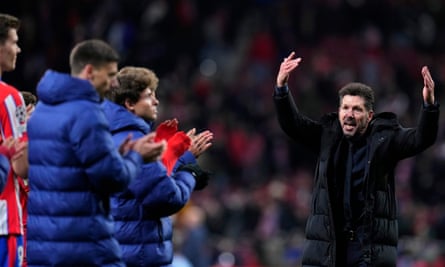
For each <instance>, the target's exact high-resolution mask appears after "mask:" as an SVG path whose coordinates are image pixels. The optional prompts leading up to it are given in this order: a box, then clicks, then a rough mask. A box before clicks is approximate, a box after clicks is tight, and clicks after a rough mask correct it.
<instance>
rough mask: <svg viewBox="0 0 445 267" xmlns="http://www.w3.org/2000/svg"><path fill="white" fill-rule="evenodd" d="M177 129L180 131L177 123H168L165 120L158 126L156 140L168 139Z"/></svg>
mask: <svg viewBox="0 0 445 267" xmlns="http://www.w3.org/2000/svg"><path fill="white" fill-rule="evenodd" d="M177 131H178V124H177V123H173V124H172V125H168V124H167V122H163V123H161V124H160V125H159V126H158V128H156V137H155V142H159V141H161V140H164V139H165V140H166V141H168V140H169V139H170V138H171V137H172V136H173V135H174V134H175V133H176V132H177Z"/></svg>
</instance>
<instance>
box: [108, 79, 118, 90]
mask: <svg viewBox="0 0 445 267" xmlns="http://www.w3.org/2000/svg"><path fill="white" fill-rule="evenodd" d="M110 85H111V87H113V88H116V87H118V86H119V81H118V80H117V78H116V77H113V78H111V83H110Z"/></svg>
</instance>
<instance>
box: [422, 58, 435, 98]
mask: <svg viewBox="0 0 445 267" xmlns="http://www.w3.org/2000/svg"><path fill="white" fill-rule="evenodd" d="M422 76H423V91H422V94H423V101H424V102H425V104H430V105H432V104H434V103H435V99H434V81H433V78H432V77H431V73H430V70H429V69H428V67H427V66H423V67H422Z"/></svg>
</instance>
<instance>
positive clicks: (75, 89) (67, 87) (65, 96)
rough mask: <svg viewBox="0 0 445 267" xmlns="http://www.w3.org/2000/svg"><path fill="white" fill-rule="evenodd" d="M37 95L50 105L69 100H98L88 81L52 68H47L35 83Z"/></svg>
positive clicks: (97, 95)
mask: <svg viewBox="0 0 445 267" xmlns="http://www.w3.org/2000/svg"><path fill="white" fill-rule="evenodd" d="M37 97H38V98H39V100H40V101H42V102H44V103H46V104H50V105H55V104H58V103H62V102H66V101H71V100H90V101H94V102H100V97H99V94H98V93H97V91H96V89H94V87H93V85H92V84H91V83H90V82H89V81H87V80H83V79H79V78H76V77H73V76H71V75H69V74H66V73H60V72H56V71H53V70H47V71H46V72H45V74H44V75H43V77H42V79H40V81H39V83H38V84H37Z"/></svg>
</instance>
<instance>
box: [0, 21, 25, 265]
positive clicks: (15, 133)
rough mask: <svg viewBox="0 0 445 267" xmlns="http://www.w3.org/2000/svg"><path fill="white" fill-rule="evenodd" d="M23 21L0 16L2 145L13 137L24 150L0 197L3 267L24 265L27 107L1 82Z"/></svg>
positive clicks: (16, 49)
mask: <svg viewBox="0 0 445 267" xmlns="http://www.w3.org/2000/svg"><path fill="white" fill-rule="evenodd" d="M19 28H20V20H19V19H18V18H16V17H14V16H11V15H8V14H0V132H1V135H0V143H3V142H5V140H6V139H8V138H11V137H12V138H14V139H15V140H16V142H15V143H16V144H19V145H20V146H22V147H24V149H23V153H22V156H21V157H18V158H14V160H13V161H11V164H10V165H11V168H10V171H9V173H8V177H7V179H6V184H5V187H4V189H3V191H2V192H1V194H0V265H1V266H8V267H12V266H20V267H21V266H22V265H23V254H24V249H23V222H22V212H23V211H22V206H21V205H19V203H20V201H19V200H20V193H19V192H20V190H21V188H20V184H23V183H22V179H24V178H26V176H27V173H28V159H27V152H26V151H27V149H26V146H27V140H28V138H27V134H26V108H25V104H24V101H23V98H22V95H21V94H20V92H19V91H18V90H17V89H16V88H14V87H13V86H11V85H9V84H7V83H6V82H4V81H2V80H1V77H2V74H3V73H4V72H7V71H13V70H14V69H15V66H16V61H17V55H18V54H19V53H20V52H21V49H20V47H19V45H18V40H19V38H18V33H17V31H18V30H19Z"/></svg>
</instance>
